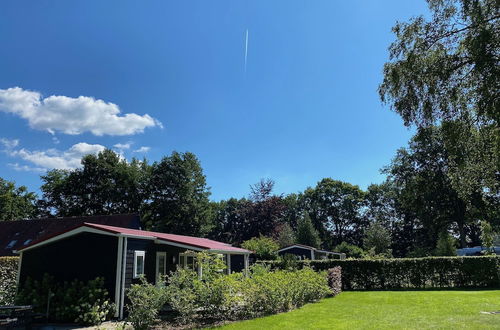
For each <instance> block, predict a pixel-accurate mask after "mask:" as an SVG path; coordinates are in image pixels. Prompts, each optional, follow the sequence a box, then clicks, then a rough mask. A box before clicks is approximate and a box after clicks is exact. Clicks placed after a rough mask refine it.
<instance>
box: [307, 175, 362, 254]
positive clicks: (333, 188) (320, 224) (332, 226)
mask: <svg viewBox="0 0 500 330" xmlns="http://www.w3.org/2000/svg"><path fill="white" fill-rule="evenodd" d="M302 203H303V207H304V209H305V210H307V211H308V213H309V214H310V216H311V219H312V222H313V224H314V226H315V228H317V229H318V230H319V232H320V235H321V238H322V240H323V241H325V242H328V245H329V246H330V247H333V246H335V245H338V244H340V243H341V242H342V241H344V240H345V241H348V242H349V243H353V244H358V245H359V244H361V243H362V239H363V230H364V228H365V227H366V225H367V221H366V218H364V217H363V216H362V211H363V207H364V203H365V201H364V192H363V191H362V190H361V189H360V188H359V187H358V186H355V185H352V184H350V183H347V182H342V181H337V180H333V179H330V178H325V179H323V180H321V181H320V182H318V184H317V185H316V187H314V188H308V189H306V191H305V192H304V194H303V195H302Z"/></svg>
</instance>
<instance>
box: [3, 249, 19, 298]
mask: <svg viewBox="0 0 500 330" xmlns="http://www.w3.org/2000/svg"><path fill="white" fill-rule="evenodd" d="M18 262H19V258H18V257H0V306H3V305H12V304H13V303H14V299H15V297H16V289H17V285H16V281H17V266H18Z"/></svg>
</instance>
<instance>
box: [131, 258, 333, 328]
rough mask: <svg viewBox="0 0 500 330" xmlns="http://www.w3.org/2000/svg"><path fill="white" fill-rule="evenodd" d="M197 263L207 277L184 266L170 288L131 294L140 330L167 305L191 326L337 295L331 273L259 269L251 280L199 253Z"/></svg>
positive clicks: (142, 287)
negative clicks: (328, 275)
mask: <svg viewBox="0 0 500 330" xmlns="http://www.w3.org/2000/svg"><path fill="white" fill-rule="evenodd" d="M196 260H197V263H198V264H200V265H201V266H202V274H201V277H200V276H199V275H200V274H198V273H197V272H196V271H193V270H191V269H183V268H178V269H177V270H176V271H175V272H174V273H172V274H171V275H170V276H169V277H168V285H167V286H166V288H165V287H158V286H153V285H151V284H148V283H146V282H143V283H141V284H138V285H135V286H133V287H132V288H131V289H130V290H129V291H128V296H129V298H130V301H131V303H130V306H129V311H132V312H134V311H137V312H135V314H131V316H130V317H129V320H131V322H132V323H133V325H134V327H135V328H136V329H147V328H148V327H150V326H151V325H152V324H154V321H155V318H156V316H157V311H158V309H159V308H160V306H161V305H163V303H168V304H169V305H170V307H172V309H173V310H174V311H176V312H177V313H178V318H177V320H178V322H180V323H186V322H189V321H193V320H195V319H196V318H201V319H203V320H227V319H240V318H245V317H254V316H259V315H265V314H272V313H278V312H283V311H288V310H290V309H293V308H297V307H300V306H302V305H304V304H305V303H308V302H312V301H316V300H319V299H321V298H323V297H325V296H326V295H328V294H331V290H330V289H329V287H328V282H327V278H326V272H315V271H314V270H312V269H310V268H303V269H300V270H295V271H289V270H287V271H282V270H277V271H272V272H271V271H269V267H267V266H262V265H255V266H253V267H252V268H251V271H250V272H249V274H248V275H247V276H245V275H244V274H242V273H234V274H230V275H226V274H225V273H224V272H223V271H221V267H223V265H221V263H220V259H219V258H217V257H214V256H213V255H208V254H206V253H199V254H197V257H196ZM131 317H133V318H134V319H135V318H136V317H137V321H132V319H131ZM134 322H135V323H134Z"/></svg>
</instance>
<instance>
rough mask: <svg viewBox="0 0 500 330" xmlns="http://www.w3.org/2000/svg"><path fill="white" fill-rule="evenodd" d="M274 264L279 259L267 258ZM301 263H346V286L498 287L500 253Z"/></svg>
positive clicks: (314, 265)
mask: <svg viewBox="0 0 500 330" xmlns="http://www.w3.org/2000/svg"><path fill="white" fill-rule="evenodd" d="M265 263H266V264H268V265H270V266H271V267H274V268H277V267H279V266H280V264H279V263H278V262H272V261H268V262H265ZM299 263H301V264H303V265H305V266H307V267H309V266H310V267H312V268H313V269H316V270H318V271H321V270H327V269H329V268H332V267H335V266H340V267H342V289H343V290H394V289H428V288H498V287H500V272H499V269H500V257H496V256H481V257H427V258H401V259H347V260H313V261H309V262H307V263H304V262H302V261H299Z"/></svg>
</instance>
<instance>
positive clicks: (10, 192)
mask: <svg viewBox="0 0 500 330" xmlns="http://www.w3.org/2000/svg"><path fill="white" fill-rule="evenodd" d="M36 200H37V197H36V194H35V193H33V192H29V191H28V188H26V187H25V186H19V187H16V185H15V183H14V182H10V181H6V180H4V179H2V178H0V221H6V220H20V219H27V218H33V217H35V215H36V214H37V207H36Z"/></svg>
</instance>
